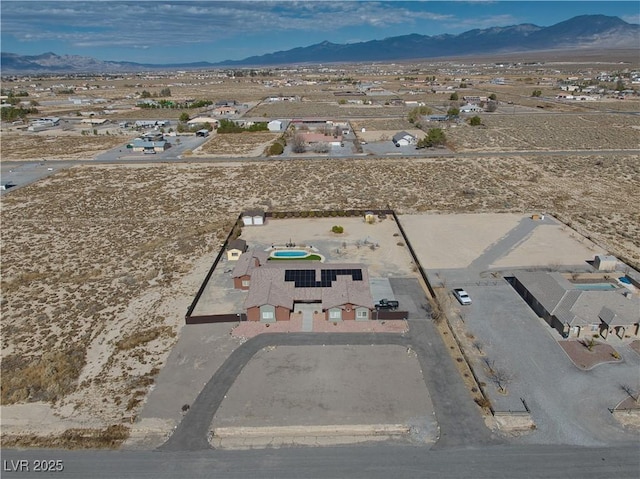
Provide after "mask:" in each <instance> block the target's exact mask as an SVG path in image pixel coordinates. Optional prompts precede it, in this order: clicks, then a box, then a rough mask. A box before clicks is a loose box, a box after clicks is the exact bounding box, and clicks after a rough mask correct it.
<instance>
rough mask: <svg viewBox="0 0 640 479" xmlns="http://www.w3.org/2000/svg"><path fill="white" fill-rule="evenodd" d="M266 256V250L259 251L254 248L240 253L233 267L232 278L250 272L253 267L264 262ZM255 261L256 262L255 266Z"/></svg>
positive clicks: (267, 255)
mask: <svg viewBox="0 0 640 479" xmlns="http://www.w3.org/2000/svg"><path fill="white" fill-rule="evenodd" d="M268 257H269V253H268V252H267V251H260V250H256V249H252V250H250V251H247V252H245V253H242V254H241V255H240V257H239V258H238V261H237V262H236V265H235V267H234V268H233V273H232V275H231V276H232V277H233V278H240V277H241V276H245V275H247V274H251V273H252V271H253V269H254V268H256V267H257V266H260V265H263V264H266V262H267V258H268ZM256 261H257V262H258V265H257V266H256Z"/></svg>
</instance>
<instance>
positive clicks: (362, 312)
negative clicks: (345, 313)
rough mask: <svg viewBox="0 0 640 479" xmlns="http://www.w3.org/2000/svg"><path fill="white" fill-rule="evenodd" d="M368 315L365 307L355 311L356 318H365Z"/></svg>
mask: <svg viewBox="0 0 640 479" xmlns="http://www.w3.org/2000/svg"><path fill="white" fill-rule="evenodd" d="M368 317H369V311H367V310H366V309H359V310H358V311H356V318H358V319H367V318H368Z"/></svg>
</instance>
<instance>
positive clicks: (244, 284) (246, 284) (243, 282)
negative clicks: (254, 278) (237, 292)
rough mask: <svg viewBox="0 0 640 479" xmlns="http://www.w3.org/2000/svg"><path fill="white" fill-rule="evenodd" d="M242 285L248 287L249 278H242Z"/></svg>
mask: <svg viewBox="0 0 640 479" xmlns="http://www.w3.org/2000/svg"><path fill="white" fill-rule="evenodd" d="M242 286H244V287H246V288H248V287H249V280H248V279H243V280H242Z"/></svg>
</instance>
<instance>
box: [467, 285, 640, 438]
mask: <svg viewBox="0 0 640 479" xmlns="http://www.w3.org/2000/svg"><path fill="white" fill-rule="evenodd" d="M480 284H481V285H480V286H478V285H477V284H467V285H465V288H466V289H467V291H468V292H469V294H470V296H471V297H472V298H473V301H474V302H473V304H472V305H471V306H466V307H462V306H460V307H459V309H460V310H461V311H463V317H464V326H465V327H466V330H467V331H468V332H470V333H471V334H473V336H474V337H475V340H476V341H478V342H479V343H480V345H481V349H482V351H483V353H484V357H485V358H488V359H490V360H493V361H495V366H496V367H497V368H502V369H504V370H506V371H507V372H508V373H509V374H510V375H511V376H512V378H513V379H512V381H511V382H510V384H509V385H508V395H503V394H499V393H498V392H497V389H496V387H495V386H494V385H493V384H491V381H490V379H489V378H486V377H485V379H486V382H487V391H488V392H489V395H490V398H491V401H492V403H493V405H494V408H495V409H496V410H522V409H523V407H522V403H521V401H520V398H524V399H525V400H526V402H527V404H528V406H529V408H530V409H531V415H532V417H533V420H534V421H535V423H536V427H537V430H536V431H535V432H533V433H531V434H529V435H527V436H524V437H523V438H521V440H522V441H523V442H527V443H540V444H575V445H584V446H596V445H604V444H610V443H611V442H612V441H626V440H633V439H634V435H633V434H629V433H627V432H625V431H624V430H623V429H622V427H621V426H620V425H619V424H618V423H617V422H616V421H615V420H614V419H613V416H612V415H611V414H610V413H609V411H608V409H607V408H612V407H614V406H615V405H616V404H617V403H618V402H619V401H621V400H622V399H624V398H625V397H626V393H625V392H624V391H622V390H621V388H620V384H625V383H626V384H630V385H632V387H636V386H637V384H638V371H640V357H639V356H638V355H637V354H636V353H635V352H633V351H632V350H630V349H629V348H620V347H619V348H617V349H618V351H619V352H620V353H621V354H622V355H623V359H624V361H623V362H622V363H617V364H603V365H600V366H597V367H596V368H594V369H593V370H591V371H582V370H580V369H578V368H577V367H575V366H574V365H573V363H572V362H571V361H570V360H569V358H568V357H567V356H566V354H565V353H564V351H563V350H562V348H561V347H560V346H559V345H558V343H557V340H558V339H560V338H559V336H558V335H557V333H555V332H554V331H553V330H552V329H551V328H550V327H549V326H548V325H547V324H546V323H545V322H544V321H542V320H541V319H540V318H538V317H537V316H536V315H535V314H534V313H533V311H531V309H530V308H529V306H528V305H527V304H526V303H525V302H524V300H522V298H520V296H519V295H518V294H517V293H516V292H515V290H513V288H512V287H511V286H510V285H509V284H508V283H507V282H506V281H504V280H499V281H497V283H496V285H495V286H494V285H493V282H485V283H480ZM457 321H460V319H457ZM471 353H473V351H471ZM482 361H483V358H481V357H478V358H477V359H476V360H475V361H474V362H475V365H474V369H475V370H476V373H477V374H478V376H479V377H481V378H482V376H483V375H484V374H485V370H486V367H485V365H484V364H483V362H482ZM481 380H482V379H481ZM635 438H637V435H636V436H635Z"/></svg>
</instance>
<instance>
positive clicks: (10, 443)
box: [2, 424, 129, 449]
mask: <svg viewBox="0 0 640 479" xmlns="http://www.w3.org/2000/svg"><path fill="white" fill-rule="evenodd" d="M128 437H129V428H128V427H126V426H123V425H122V424H114V425H111V426H108V427H106V428H105V429H67V430H66V431H64V432H63V433H62V434H61V435H59V436H37V435H35V434H32V435H24V436H3V437H2V445H3V447H18V448H26V447H39V448H43V447H48V448H56V449H117V448H118V447H120V445H121V444H122V443H123V442H124V441H125V440H126V439H127V438H128Z"/></svg>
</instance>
